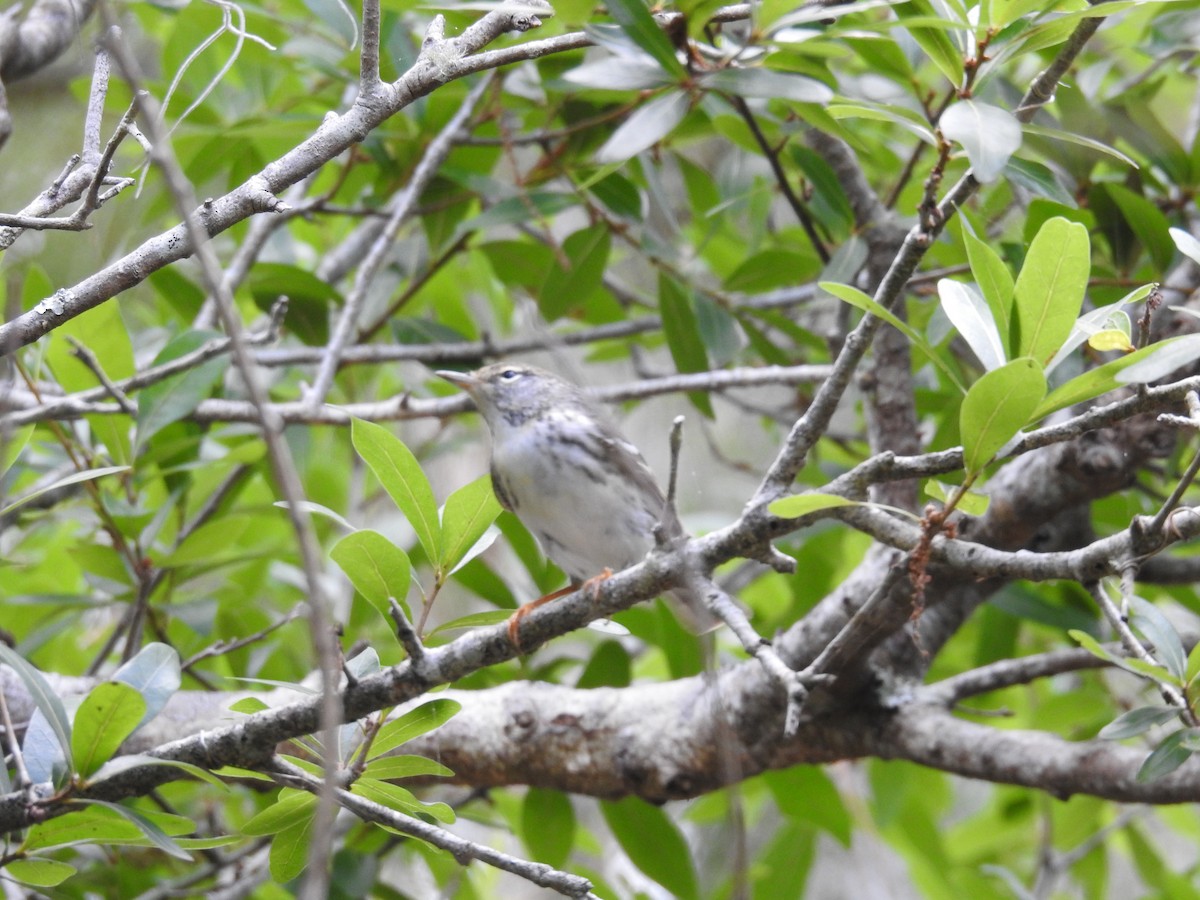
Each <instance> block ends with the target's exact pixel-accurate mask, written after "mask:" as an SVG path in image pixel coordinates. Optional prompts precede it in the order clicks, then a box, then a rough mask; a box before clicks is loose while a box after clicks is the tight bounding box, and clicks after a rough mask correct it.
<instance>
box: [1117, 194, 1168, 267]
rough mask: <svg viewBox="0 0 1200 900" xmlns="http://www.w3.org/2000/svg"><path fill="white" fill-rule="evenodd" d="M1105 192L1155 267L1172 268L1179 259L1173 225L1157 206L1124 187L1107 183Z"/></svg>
mask: <svg viewBox="0 0 1200 900" xmlns="http://www.w3.org/2000/svg"><path fill="white" fill-rule="evenodd" d="M1105 189H1106V190H1107V191H1108V195H1109V196H1110V197H1111V198H1112V200H1113V202H1114V203H1116V204H1117V208H1118V209H1120V210H1121V215H1122V216H1124V218H1125V221H1126V222H1128V223H1129V227H1130V229H1131V230H1132V231H1133V233H1134V235H1136V237H1137V239H1138V240H1139V241H1141V244H1142V246H1143V247H1145V248H1146V251H1147V252H1148V253H1149V254H1150V259H1151V261H1152V262H1153V263H1154V267H1155V268H1156V269H1158V270H1159V271H1163V270H1165V269H1166V268H1167V266H1169V265H1170V264H1171V257H1172V256H1174V255H1175V244H1174V242H1173V241H1172V240H1171V235H1170V227H1171V223H1170V222H1169V221H1168V220H1167V217H1166V216H1165V215H1164V214H1163V212H1162V210H1160V209H1159V208H1158V207H1157V206H1155V205H1154V204H1153V203H1152V202H1151V201H1149V200H1147V199H1146V198H1145V197H1143V196H1142V195H1141V194H1135V193H1134V192H1133V191H1131V190H1129V188H1127V187H1125V186H1124V185H1120V184H1113V183H1111V182H1110V183H1106V184H1105Z"/></svg>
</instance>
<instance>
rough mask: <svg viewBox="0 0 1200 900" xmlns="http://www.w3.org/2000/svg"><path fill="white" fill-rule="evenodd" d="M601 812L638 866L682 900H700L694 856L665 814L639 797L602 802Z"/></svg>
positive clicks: (623, 848) (618, 841)
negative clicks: (693, 861) (693, 862)
mask: <svg viewBox="0 0 1200 900" xmlns="http://www.w3.org/2000/svg"><path fill="white" fill-rule="evenodd" d="M600 811H601V812H602V813H603V814H604V821H605V822H607V823H608V827H609V829H610V830H611V831H612V833H613V836H614V837H615V838H616V839H617V843H619V844H620V845H621V849H622V850H624V851H625V854H626V855H627V856H628V857H629V859H630V861H631V862H632V863H633V864H634V865H635V866H637V867H638V868H639V869H641V870H642V872H643V873H644V874H646V875H648V876H649V877H650V878H652V879H654V880H655V881H657V882H658V883H659V884H661V885H662V886H663V887H664V888H666V889H667V890H668V891H669V892H670V893H671V894H673V895H674V896H675V897H677V898H680V900H698V898H699V896H700V889H699V886H698V884H697V881H696V868H695V866H694V865H693V864H692V855H691V852H690V851H689V850H688V846H687V842H686V841H684V839H683V835H681V834H680V833H679V829H678V828H677V827H676V826H675V823H674V822H672V821H671V819H670V818H669V817H668V816H667V814H666V813H665V812H663V811H662V810H661V809H660V808H658V807H657V806H651V805H650V804H649V803H647V802H646V801H645V800H642V799H641V798H639V797H627V798H625V799H624V800H604V801H601V803H600Z"/></svg>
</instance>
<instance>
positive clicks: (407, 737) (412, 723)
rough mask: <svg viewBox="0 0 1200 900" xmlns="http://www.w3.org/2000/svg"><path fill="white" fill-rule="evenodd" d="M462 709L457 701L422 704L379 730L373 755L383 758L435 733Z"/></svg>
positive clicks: (437, 701) (372, 751)
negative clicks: (408, 743) (388, 753)
mask: <svg viewBox="0 0 1200 900" xmlns="http://www.w3.org/2000/svg"><path fill="white" fill-rule="evenodd" d="M460 709H462V704H461V703H459V702H458V701H457V700H446V699H442V700H430V701H429V702H428V703H422V704H421V705H420V706H418V707H417V708H416V709H411V710H409V711H408V712H406V713H405V714H404V715H402V716H399V717H397V718H395V719H392V720H391V721H390V722H388V723H387V724H386V725H384V726H383V727H382V728H380V729H379V734H377V735H376V736H375V740H374V741H373V742H372V744H371V753H372V755H373V756H382V755H384V754H385V753H387V752H388V751H389V750H395V749H396V748H397V747H399V746H400V745H401V744H405V743H407V742H408V741H411V740H412V739H413V738H416V737H420V736H421V735H423V734H425V733H426V732H429V731H433V729H435V728H437V727H438V726H440V725H442V724H444V723H446V722H448V721H449V720H450V719H451V717H453V716H454V714H455V713H457V712H458V711H459V710H460Z"/></svg>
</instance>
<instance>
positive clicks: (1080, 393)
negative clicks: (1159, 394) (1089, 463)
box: [1033, 335, 1200, 421]
mask: <svg viewBox="0 0 1200 900" xmlns="http://www.w3.org/2000/svg"><path fill="white" fill-rule="evenodd" d="M1191 338H1196V339H1197V340H1196V341H1192V342H1191V346H1188V345H1185V346H1183V347H1181V348H1176V347H1175V346H1174V345H1176V344H1177V343H1179V342H1181V341H1188V340H1189V339H1191ZM1198 351H1200V336H1197V335H1183V336H1181V337H1175V338H1168V339H1167V340H1165V341H1161V342H1159V343H1157V344H1151V345H1150V346H1149V347H1143V348H1142V349H1141V350H1137V351H1135V352H1133V353H1130V354H1129V355H1128V356H1122V357H1121V358H1120V359H1114V360H1112V361H1111V362H1107V363H1105V364H1104V365H1102V366H1099V367H1098V368H1095V369H1091V370H1089V371H1087V372H1084V373H1083V374H1082V375H1077V376H1076V377H1075V378H1072V379H1071V380H1070V381H1068V382H1067V383H1066V384H1064V385H1061V386H1060V387H1057V388H1055V389H1054V390H1053V391H1052V392H1051V393H1050V396H1048V397H1047V398H1046V399H1045V400H1044V401H1043V402H1042V403H1041V405H1040V406H1038V408H1037V410H1036V411H1035V412H1034V414H1033V418H1034V420H1035V421H1036V420H1037V419H1041V418H1043V417H1044V416H1048V415H1050V413H1053V412H1057V411H1058V410H1060V409H1066V408H1067V407H1068V406H1074V405H1075V404H1076V403H1082V402H1083V401H1085V400H1091V399H1092V398H1093V397H1099V396H1100V395H1101V394H1107V393H1108V392H1109V391H1115V390H1116V389H1117V388H1119V387H1121V386H1122V385H1123V384H1125V383H1126V379H1128V381H1129V382H1138V381H1143V380H1147V379H1145V378H1143V377H1141V376H1145V375H1149V376H1150V378H1149V380H1156V379H1158V378H1160V377H1162V375H1164V374H1167V373H1169V372H1170V371H1171V370H1172V369H1174V368H1176V367H1178V366H1180V365H1184V359H1185V358H1186V359H1187V361H1189V362H1190V361H1194V360H1195V358H1196V356H1195V354H1196V353H1197V352H1198ZM1143 362H1144V363H1145V364H1146V366H1145V367H1143V368H1139V367H1138V365H1137V364H1138V363H1143ZM1164 368H1165V369H1166V370H1165V371H1163V370H1164ZM1127 369H1128V370H1131V374H1127V373H1126V370H1127Z"/></svg>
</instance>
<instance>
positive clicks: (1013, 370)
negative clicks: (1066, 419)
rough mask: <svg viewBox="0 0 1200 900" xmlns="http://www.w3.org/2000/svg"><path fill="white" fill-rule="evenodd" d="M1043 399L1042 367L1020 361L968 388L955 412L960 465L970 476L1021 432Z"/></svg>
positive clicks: (1044, 386)
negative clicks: (959, 447)
mask: <svg viewBox="0 0 1200 900" xmlns="http://www.w3.org/2000/svg"><path fill="white" fill-rule="evenodd" d="M1045 396H1046V378H1045V376H1044V375H1042V367H1041V366H1039V365H1038V364H1037V362H1035V361H1034V360H1032V359H1030V358H1028V357H1023V358H1021V359H1014V360H1013V361H1012V362H1010V363H1008V364H1007V365H1004V366H1001V367H1000V368H999V369H994V370H993V371H991V372H987V373H985V374H984V375H983V376H982V377H981V378H980V379H979V380H978V381H976V382H975V383H974V384H973V385H971V389H970V390H969V391H967V396H966V397H964V398H963V402H962V407H961V409H960V410H959V430H960V432H961V434H962V441H963V462H964V464H965V465H966V469H967V472H968V473H970V474H974V473H976V472H979V471H980V470H981V469H982V468H983V467H984V466H986V465H987V464H988V463H989V462H991V460H992V457H993V456H995V455H996V453H997V452H998V451H999V450H1000V448H1002V447H1003V446H1004V445H1005V444H1007V443H1008V442H1009V441H1010V440H1012V438H1013V437H1014V436H1015V435H1016V434H1017V432H1019V431H1020V430H1021V429H1022V428H1024V427H1025V426H1026V425H1027V424H1028V423H1029V421H1030V417H1031V416H1032V415H1033V413H1034V411H1035V410H1036V409H1037V408H1038V405H1039V404H1040V403H1041V402H1042V398H1043V397H1045Z"/></svg>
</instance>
